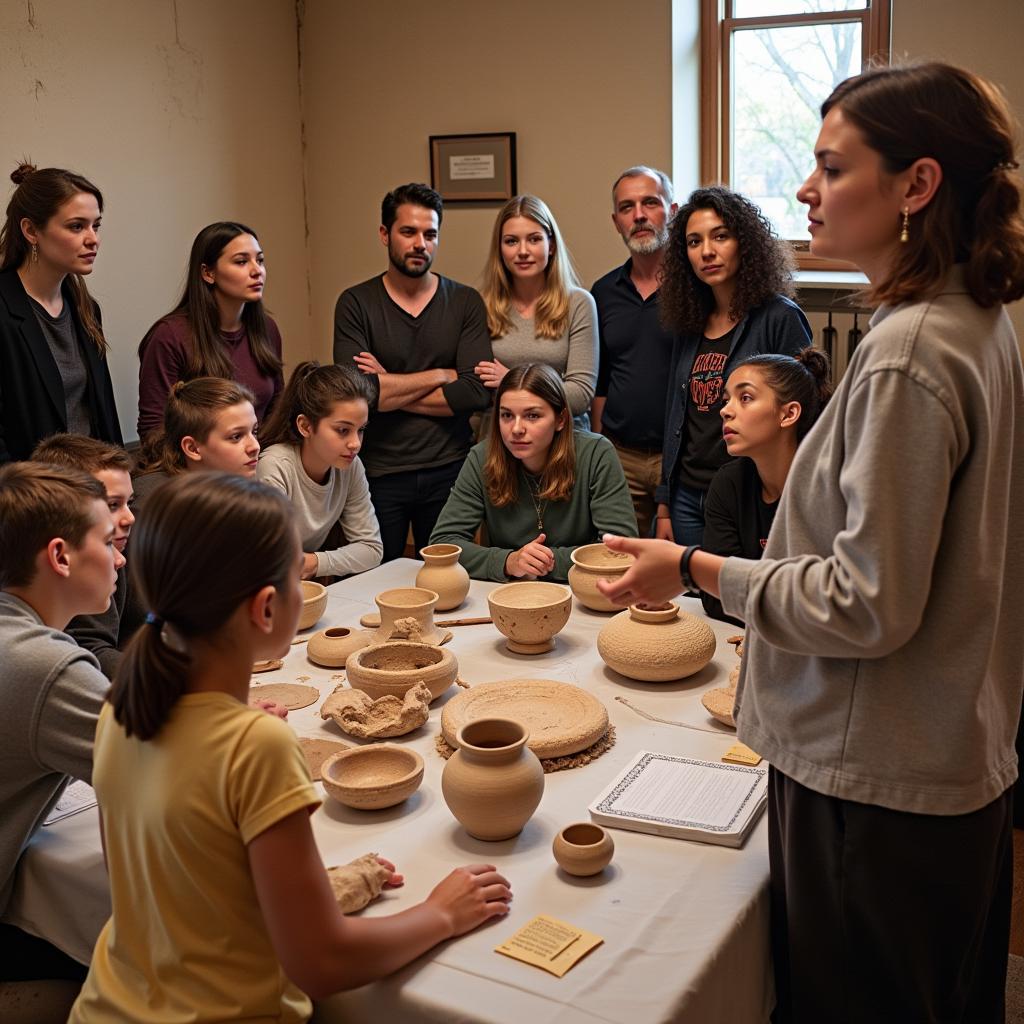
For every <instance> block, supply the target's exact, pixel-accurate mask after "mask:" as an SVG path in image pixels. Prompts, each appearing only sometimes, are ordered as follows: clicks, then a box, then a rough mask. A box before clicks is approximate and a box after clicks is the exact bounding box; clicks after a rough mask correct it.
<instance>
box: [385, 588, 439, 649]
mask: <svg viewBox="0 0 1024 1024" xmlns="http://www.w3.org/2000/svg"><path fill="white" fill-rule="evenodd" d="M374 601H375V602H376V603H377V607H378V608H379V609H380V627H379V628H378V629H377V636H376V638H375V641H374V642H375V643H383V642H384V641H386V640H391V639H392V638H393V639H395V640H414V641H416V642H417V643H424V644H434V645H435V646H436V645H438V644H443V643H444V642H445V640H446V639H449V638H450V637H451V634H450V633H447V634H446V633H445V632H444V630H441V629H438V628H437V626H435V625H434V608H435V607H436V606H437V591H435V590H427V589H425V588H424V587H397V588H395V589H394V590H385V591H383V592H382V593H380V594H378V595H377V596H376V597H375V598H374Z"/></svg>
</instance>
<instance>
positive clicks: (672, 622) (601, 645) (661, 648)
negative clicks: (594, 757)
mask: <svg viewBox="0 0 1024 1024" xmlns="http://www.w3.org/2000/svg"><path fill="white" fill-rule="evenodd" d="M597 652H598V654H600V655H601V657H602V658H603V659H604V662H605V664H606V665H607V666H608V667H609V668H613V669H615V671H616V672H619V673H620V674H622V675H624V676H628V677H629V678H630V679H640V680H642V681H643V682H648V683H663V682H667V681H668V680H670V679H684V678H685V677H686V676H692V675H693V674H694V672H699V671H700V670H701V669H702V668H703V667H704V666H705V665H706V664H707V663H708V662H709V661H710V660H711V659H712V658H713V657H714V656H715V634H714V633H713V632H712V630H711V627H710V626H709V625H708V624H707V622H705V621H704V619H702V618H698V617H697V616H696V615H690V614H688V613H687V612H681V611H680V610H679V606H678V605H677V604H671V603H669V604H666V605H661V606H659V607H656V608H644V607H642V606H640V605H636V604H631V605H630V606H629V610H628V611H624V612H620V613H619V614H618V615H616V616H615V617H614V618H613V619H611V621H609V622H608V623H607V624H606V625H605V626H604V627H603V628H602V630H601V632H600V633H598V634H597Z"/></svg>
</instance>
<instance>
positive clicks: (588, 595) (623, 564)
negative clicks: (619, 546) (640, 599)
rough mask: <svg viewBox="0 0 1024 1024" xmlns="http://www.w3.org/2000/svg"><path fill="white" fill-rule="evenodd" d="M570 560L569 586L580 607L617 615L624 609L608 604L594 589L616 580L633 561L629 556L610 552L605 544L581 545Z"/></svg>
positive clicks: (623, 553)
mask: <svg viewBox="0 0 1024 1024" xmlns="http://www.w3.org/2000/svg"><path fill="white" fill-rule="evenodd" d="M569 557H570V558H571V559H572V568H571V569H570V570H569V586H570V587H571V588H572V592H573V594H574V595H575V596H576V600H577V601H579V603H580V604H582V605H584V606H585V607H587V608H590V609H592V610H593V611H595V612H617V611H620V610H621V609H623V608H625V607H626V606H625V605H622V604H613V603H612V602H611V601H609V600H608V598H607V597H605V596H604V594H602V593H601V591H600V590H598V589H597V581H598V580H608V581H609V582H611V581H614V580H617V579H618V578H619V577H620V576H622V575H623V573H625V572H626V570H627V569H628V568H629V567H630V566H631V565H632V564H633V563H634V562H635V561H636V559H635V558H634V557H633V556H632V555H627V554H626V553H625V552H624V551H612V550H611V548H609V547H607V546H605V545H604V544H584V545H583V546H582V547H578V548H576V550H575V551H573V552H572V554H571V555H570V556H569Z"/></svg>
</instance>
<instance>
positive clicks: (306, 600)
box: [299, 580, 327, 630]
mask: <svg viewBox="0 0 1024 1024" xmlns="http://www.w3.org/2000/svg"><path fill="white" fill-rule="evenodd" d="M326 607H327V588H326V587H325V586H324V585H323V584H322V583H314V582H313V581H312V580H303V581H302V614H301V615H300V616H299V629H300V630H302V629H309V627H310V626H312V625H315V623H316V622H317V620H318V619H319V618H320V616H321V615H323V613H324V609H325V608H326Z"/></svg>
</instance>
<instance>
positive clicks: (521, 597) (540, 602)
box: [487, 582, 572, 654]
mask: <svg viewBox="0 0 1024 1024" xmlns="http://www.w3.org/2000/svg"><path fill="white" fill-rule="evenodd" d="M487 606H488V608H490V610H491V618H492V619H493V620H494V625H495V626H497V627H498V630H499V632H501V633H503V634H504V635H505V636H506V637H508V642H507V644H506V646H507V647H508V649H509V650H510V651H514V652H515V653H516V654H543V653H544V652H545V651H550V650H552V649H553V648H554V646H555V641H554V636H555V634H556V633H558V632H560V631H561V629H562V627H563V626H564V625H565V624H566V623H567V622H568V621H569V612H570V611H571V610H572V594H571V593H570V591H569V589H568V588H567V587H563V586H561V585H560V584H558V583H538V582H530V583H506V584H504V585H503V586H500V587H496V588H495V589H494V590H492V591H491V592H490V593H489V594H488V595H487Z"/></svg>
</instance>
